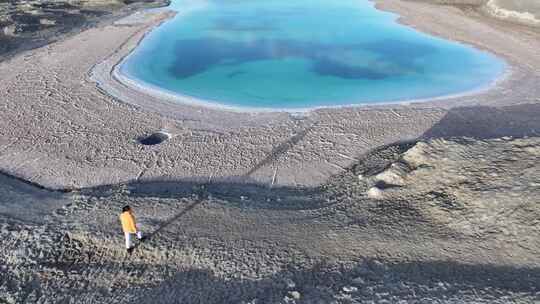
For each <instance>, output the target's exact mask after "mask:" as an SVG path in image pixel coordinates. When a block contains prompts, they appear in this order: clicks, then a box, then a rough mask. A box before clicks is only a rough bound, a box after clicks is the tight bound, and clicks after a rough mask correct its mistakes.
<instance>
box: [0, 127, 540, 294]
mask: <svg viewBox="0 0 540 304" xmlns="http://www.w3.org/2000/svg"><path fill="white" fill-rule="evenodd" d="M539 159H540V138H538V137H536V138H529V139H511V138H506V139H486V140H475V139H472V138H468V139H464V138H459V139H452V140H442V139H434V140H430V141H426V142H419V143H417V144H414V143H408V144H399V145H391V146H387V147H382V148H379V149H376V150H374V151H373V152H371V153H368V154H366V155H364V156H363V157H361V158H360V159H359V160H358V161H357V162H356V163H355V164H354V165H353V166H351V167H350V168H348V169H347V170H346V171H345V172H343V173H341V174H339V175H336V176H333V177H332V178H330V179H329V181H328V182H327V183H325V184H324V185H323V186H321V187H315V188H309V189H297V188H288V187H282V188H277V189H271V190H270V189H268V188H265V187H255V186H253V187H252V188H249V187H246V186H245V185H235V184H225V185H221V186H217V185H200V184H188V183H182V182H170V183H164V182H155V183H147V182H141V183H132V184H129V185H124V186H113V187H101V188H95V189H87V190H85V191H83V192H77V193H70V194H62V193H58V192H50V191H47V190H40V189H36V188H35V187H33V186H30V185H27V184H24V183H23V182H21V181H17V180H13V179H12V178H5V177H2V178H1V179H0V182H1V183H0V206H3V208H1V209H0V223H1V224H0V240H1V241H0V242H1V245H2V246H1V247H0V248H1V249H0V269H1V271H2V272H1V275H0V299H5V301H6V302H7V303H537V301H539V300H540V268H539V265H540V255H539V252H540V225H539V224H540V221H539V220H540V208H539V206H540V201H539V196H538V193H539V191H540V162H539ZM390 177H392V178H390ZM374 187H377V188H378V189H380V191H379V192H380V195H379V196H377V197H370V195H369V194H368V193H369V190H370V189H373V188H374ZM13 201H16V202H17V204H13ZM124 204H130V205H132V206H133V207H134V209H135V210H136V212H137V213H138V215H139V222H140V225H141V228H142V229H143V230H144V231H145V232H146V233H147V236H148V237H149V240H148V241H146V242H145V243H143V244H142V245H141V246H139V247H138V248H137V249H136V251H135V253H134V255H133V256H132V257H131V258H128V257H127V255H126V253H125V252H124V249H123V248H122V242H123V240H122V234H121V232H120V231H119V224H118V222H117V221H118V219H117V216H118V214H117V210H120V208H121V207H122V206H123V205H124ZM15 205H16V206H17V207H15ZM4 206H5V207H4ZM14 207H15V208H14ZM51 210H54V211H51Z"/></svg>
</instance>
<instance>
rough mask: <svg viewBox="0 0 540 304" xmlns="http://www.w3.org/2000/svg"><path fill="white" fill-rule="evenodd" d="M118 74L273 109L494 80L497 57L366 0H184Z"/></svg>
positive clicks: (426, 94)
mask: <svg viewBox="0 0 540 304" xmlns="http://www.w3.org/2000/svg"><path fill="white" fill-rule="evenodd" d="M169 8H171V9H173V10H176V11H178V14H177V16H176V17H174V18H173V19H171V20H169V21H167V22H165V23H164V24H162V25H161V26H159V27H157V28H156V29H154V30H153V31H152V32H150V33H149V34H148V35H146V37H145V38H144V39H143V41H142V42H141V43H140V45H139V46H138V47H137V48H136V49H135V50H134V51H133V52H132V53H131V54H130V55H129V56H128V57H127V58H126V59H125V60H124V61H123V62H122V64H121V65H120V67H119V72H120V73H121V74H122V75H124V76H126V77H128V78H130V79H132V80H135V81H136V82H138V83H140V84H145V85H148V86H150V87H153V88H154V89H155V88H159V89H162V90H164V91H167V92H169V93H175V94H178V95H184V96H185V95H187V96H192V97H196V98H198V99H201V100H205V101H210V102H215V103H216V104H221V105H226V106H233V107H248V108H271V109H281V108H287V109H295V108H296V109H299V108H311V107H320V106H338V105H351V104H373V103H385V102H394V101H406V100H417V99H425V98H433V97H440V96H445V95H453V94H460V93H464V92H468V91H471V90H475V89H479V88H482V87H484V86H487V85H489V84H490V83H491V82H493V81H494V80H495V79H496V78H497V77H499V76H501V74H502V73H503V72H504V69H505V63H504V62H503V61H502V60H499V59H498V58H496V57H495V56H493V55H491V54H489V53H486V52H483V51H480V50H477V49H475V48H472V47H470V46H466V45H463V44H459V43H456V42H451V41H447V40H443V39H440V38H437V37H433V36H430V35H427V34H423V33H420V32H418V31H416V30H414V29H412V28H409V27H406V26H403V25H400V24H398V23H397V21H396V19H397V17H398V16H396V15H394V14H390V13H386V12H382V11H379V10H377V9H375V8H374V5H373V3H372V2H369V1H367V0H341V1H321V0H309V1H307V0H295V1H290V0H289V1H285V0H270V1H268V0H266V1H263V0H230V1H225V0H210V1H196V0H176V1H174V0H173V2H172V4H171V5H170V7H169Z"/></svg>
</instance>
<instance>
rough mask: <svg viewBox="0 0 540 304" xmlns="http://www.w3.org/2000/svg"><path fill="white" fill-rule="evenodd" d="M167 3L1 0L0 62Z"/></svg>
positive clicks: (146, 0)
mask: <svg viewBox="0 0 540 304" xmlns="http://www.w3.org/2000/svg"><path fill="white" fill-rule="evenodd" d="M167 3H168V1H167V0H155V1H153V0H133V1H132V0H81V1H73V0H66V1H62V0H2V1H0V61H1V60H3V59H5V57H7V56H9V55H11V54H13V53H15V52H18V51H21V50H25V49H31V48H35V47H39V46H42V45H45V44H47V43H49V42H51V41H55V40H57V39H59V38H61V37H62V36H63V35H66V34H68V33H76V32H77V31H80V30H81V29H84V28H87V27H89V26H92V25H95V24H97V23H98V22H107V21H108V20H112V19H115V18H118V16H122V15H126V14H127V13H129V12H132V11H134V10H137V9H140V8H142V7H157V6H163V5H165V4H167Z"/></svg>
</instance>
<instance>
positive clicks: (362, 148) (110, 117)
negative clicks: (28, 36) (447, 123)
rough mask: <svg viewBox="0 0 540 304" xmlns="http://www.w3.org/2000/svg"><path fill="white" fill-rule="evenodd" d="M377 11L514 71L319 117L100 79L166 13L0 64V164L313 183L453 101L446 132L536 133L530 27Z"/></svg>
mask: <svg viewBox="0 0 540 304" xmlns="http://www.w3.org/2000/svg"><path fill="white" fill-rule="evenodd" d="M378 5H380V6H381V7H382V8H384V9H388V10H392V11H399V12H400V14H401V15H402V16H403V20H402V21H404V22H407V23H412V24H414V25H415V26H417V27H419V28H420V29H422V30H429V31H430V32H433V33H435V34H437V35H441V36H444V37H448V38H452V39H456V40H460V41H467V42H471V43H473V44H474V45H477V46H479V47H482V48H485V49H488V50H491V51H493V52H495V53H497V54H498V55H500V56H502V57H503V58H505V59H507V60H508V62H509V63H510V64H511V72H512V74H511V75H510V76H509V78H508V79H507V80H505V81H503V82H501V83H499V84H498V85H497V86H496V87H495V88H493V89H492V90H489V91H487V92H484V93H482V94H479V95H474V96H468V97H459V98H453V99H449V100H446V101H437V102H431V103H430V102H428V103H422V104H411V105H401V106H398V105H395V106H386V107H379V108H362V107H357V108H343V109H327V110H317V111H313V112H311V113H309V115H307V116H304V117H298V116H295V115H289V114H287V113H259V114H249V113H234V112H227V111H222V110H213V109H208V108H202V107H196V106H189V105H178V104H171V103H170V102H167V101H163V100H157V99H155V98H152V97H150V96H148V95H145V94H144V93H141V92H139V91H137V90H133V89H129V88H127V87H125V86H124V85H122V84H121V83H118V82H117V81H115V80H114V79H112V77H111V74H110V71H111V69H112V68H113V66H114V65H115V64H116V63H117V62H118V61H119V60H120V59H121V58H122V57H123V56H125V55H126V54H127V53H128V52H129V50H131V49H132V48H133V47H135V46H136V44H137V42H138V41H139V40H140V38H141V37H142V36H143V35H144V33H145V32H146V31H147V30H148V29H149V27H152V26H154V25H156V24H158V23H159V22H161V21H162V20H163V18H167V17H168V13H167V12H163V13H157V14H155V13H148V14H144V15H145V16H142V17H140V18H131V20H135V21H132V22H131V23H130V22H128V21H129V20H128V21H126V22H120V23H118V24H117V25H114V24H112V25H107V26H103V27H98V28H94V29H90V30H87V31H84V32H82V33H81V34H79V35H76V36H74V37H71V38H68V39H66V40H64V41H62V42H59V43H55V44H51V45H48V46H46V47H43V48H40V49H36V50H33V51H30V52H26V53H23V54H21V55H20V56H18V57H16V58H13V59H11V60H9V61H5V62H2V63H0V78H1V79H2V81H1V82H0V92H2V93H3V95H2V97H1V98H2V101H3V102H2V104H1V107H2V109H1V110H2V111H0V144H1V151H0V153H1V154H0V168H1V170H2V171H3V172H5V173H8V174H11V175H14V176H18V177H20V178H24V179H25V180H28V181H31V182H34V183H36V184H39V185H42V186H45V187H48V188H53V189H73V188H85V187H93V186H99V185H107V184H116V183H121V182H129V181H135V180H141V181H142V180H155V179H174V180H178V179H182V180H186V181H187V180H198V181H224V180H227V181H231V180H236V181H250V182H259V183H262V184H266V185H272V184H274V185H288V186H294V185H298V186H311V185H317V184H321V183H323V182H324V181H325V180H326V179H327V178H328V177H329V176H331V175H333V174H336V173H338V172H340V171H343V168H345V167H347V166H348V165H350V164H351V163H352V162H353V161H354V159H355V158H356V157H357V156H359V155H362V154H363V153H365V152H367V151H369V150H370V149H373V148H374V147H377V146H380V145H382V144H389V143H392V142H396V141H400V140H409V139H415V138H418V137H422V136H423V135H424V134H425V133H426V132H427V131H428V130H430V129H431V128H433V127H434V126H435V125H437V124H438V123H439V122H440V121H441V120H442V119H448V117H447V116H448V115H449V113H450V111H452V110H451V109H452V108H456V107H458V106H467V107H468V108H467V110H466V111H467V112H470V114H471V115H468V116H467V117H461V116H452V115H451V117H452V118H453V119H456V121H455V124H454V125H456V126H457V125H463V124H467V125H470V126H472V132H476V131H478V129H482V130H483V129H487V128H490V127H489V126H491V125H499V124H500V117H497V118H496V119H494V118H493V117H492V115H491V114H489V115H486V112H490V113H491V112H493V111H495V112H497V113H500V115H502V116H505V117H504V118H505V120H504V122H503V127H511V128H513V130H512V132H511V133H515V134H504V133H506V132H507V131H508V130H507V128H506V129H505V128H502V129H501V130H498V131H500V132H499V133H501V134H500V135H501V136H503V135H519V136H522V135H526V134H529V135H531V134H537V132H538V130H539V128H531V124H534V123H535V121H532V122H531V121H529V120H530V119H531V117H534V114H538V107H537V106H536V105H538V104H539V101H538V96H540V86H538V85H537V84H538V83H539V79H540V78H539V74H540V73H539V67H540V54H539V53H538V51H537V50H538V49H540V39H539V38H538V37H539V34H538V33H537V32H535V31H534V30H529V29H526V28H520V27H518V26H511V25H508V24H505V25H502V24H499V23H497V22H496V21H489V20H488V21H486V20H484V19H485V18H484V19H482V16H481V15H475V14H474V12H472V13H467V14H466V13H464V12H463V11H461V10H459V9H456V8H453V7H440V6H433V5H429V4H422V3H410V2H402V1H380V2H378ZM470 15H471V16H470ZM142 20H144V22H142ZM126 39H127V40H126ZM96 64H97V66H96ZM94 67H95V68H94ZM93 68H94V69H93ZM95 81H98V82H99V83H100V85H99V88H100V89H97V88H96V83H95ZM103 90H106V92H107V93H106V94H104V92H103ZM111 96H116V97H118V98H120V99H115V98H113V97H111ZM525 104H533V105H532V106H531V105H525ZM509 106H511V108H508V107H509ZM464 111H465V110H464ZM509 115H510V116H512V117H507V116H509ZM536 117H537V115H536ZM536 122H537V120H536ZM505 124H506V125H505ZM532 127H535V126H532ZM162 129H164V130H166V131H167V132H169V133H171V134H172V135H173V138H172V139H171V140H169V141H167V142H166V143H164V144H161V145H159V146H154V147H143V146H141V145H140V144H139V143H138V141H137V139H138V138H140V137H141V136H144V135H148V134H150V133H152V132H155V131H158V130H162ZM490 131H497V130H490ZM447 135H451V134H447Z"/></svg>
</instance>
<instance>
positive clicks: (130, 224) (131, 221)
mask: <svg viewBox="0 0 540 304" xmlns="http://www.w3.org/2000/svg"><path fill="white" fill-rule="evenodd" d="M120 222H121V223H122V230H123V231H124V236H125V237H126V249H127V252H128V253H129V254H131V253H132V252H133V249H134V248H135V244H134V238H135V237H137V239H139V240H143V237H142V233H141V231H139V230H138V229H137V223H136V222H135V215H134V214H133V211H132V210H131V207H130V206H124V207H123V208H122V214H120Z"/></svg>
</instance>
